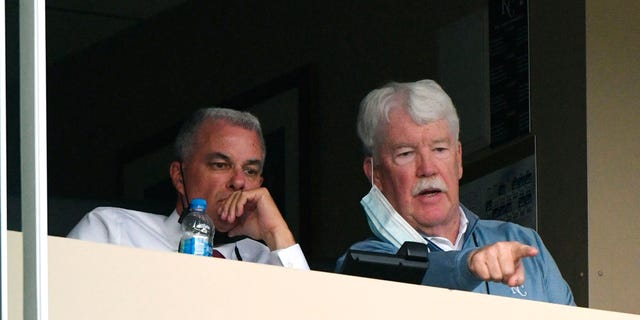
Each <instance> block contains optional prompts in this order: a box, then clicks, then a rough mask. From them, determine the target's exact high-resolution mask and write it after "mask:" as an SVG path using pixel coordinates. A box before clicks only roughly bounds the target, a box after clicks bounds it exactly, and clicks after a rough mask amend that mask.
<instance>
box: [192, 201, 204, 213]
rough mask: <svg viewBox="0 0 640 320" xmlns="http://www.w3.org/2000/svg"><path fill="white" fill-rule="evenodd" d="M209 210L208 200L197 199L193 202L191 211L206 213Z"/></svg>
mask: <svg viewBox="0 0 640 320" xmlns="http://www.w3.org/2000/svg"><path fill="white" fill-rule="evenodd" d="M206 209H207V200H205V199H201V198H195V199H193V200H191V210H194V211H201V212H204V211H205V210H206Z"/></svg>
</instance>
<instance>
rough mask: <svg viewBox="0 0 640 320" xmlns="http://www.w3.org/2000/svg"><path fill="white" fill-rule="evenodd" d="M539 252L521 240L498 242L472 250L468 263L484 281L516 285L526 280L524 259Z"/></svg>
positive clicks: (471, 269) (474, 272) (473, 271)
mask: <svg viewBox="0 0 640 320" xmlns="http://www.w3.org/2000/svg"><path fill="white" fill-rule="evenodd" d="M537 254H538V249H536V248H534V247H531V246H528V245H525V244H522V243H520V242H516V241H510V242H496V243H494V244H491V245H488V246H485V247H482V248H480V249H477V250H475V251H474V252H472V253H471V254H470V255H469V259H468V261H467V264H468V266H469V270H470V271H471V272H472V273H473V274H474V275H475V276H476V277H478V278H480V279H482V280H484V281H495V282H502V283H504V284H506V285H508V286H510V287H516V286H519V285H521V284H523V283H524V280H525V272H524V271H525V270H524V265H523V264H522V259H523V258H528V257H533V256H535V255H537Z"/></svg>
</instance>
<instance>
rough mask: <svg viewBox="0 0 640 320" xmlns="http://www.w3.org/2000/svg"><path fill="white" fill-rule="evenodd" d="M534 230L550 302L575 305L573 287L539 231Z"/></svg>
mask: <svg viewBox="0 0 640 320" xmlns="http://www.w3.org/2000/svg"><path fill="white" fill-rule="evenodd" d="M532 232H533V234H534V238H535V241H536V245H537V247H538V250H539V253H538V258H539V259H540V260H541V262H542V264H543V266H542V273H543V274H542V275H540V276H541V277H542V278H543V282H544V286H545V288H546V291H547V296H548V299H549V302H552V303H558V304H565V305H571V306H575V305H576V303H575V301H574V299H573V293H571V288H570V287H569V284H568V283H567V281H566V280H564V278H563V277H562V274H561V273H560V269H559V268H558V265H557V264H556V262H555V260H554V259H553V257H552V256H551V253H550V252H549V250H548V249H547V247H546V246H545V245H544V243H543V242H542V239H541V238H540V236H539V235H538V233H536V232H535V231H533V230H532Z"/></svg>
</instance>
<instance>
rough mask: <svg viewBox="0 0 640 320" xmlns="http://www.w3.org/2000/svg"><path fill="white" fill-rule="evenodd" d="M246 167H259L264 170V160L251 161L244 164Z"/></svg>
mask: <svg viewBox="0 0 640 320" xmlns="http://www.w3.org/2000/svg"><path fill="white" fill-rule="evenodd" d="M244 165H245V166H258V167H260V168H262V160H259V159H251V160H247V161H245V162H244Z"/></svg>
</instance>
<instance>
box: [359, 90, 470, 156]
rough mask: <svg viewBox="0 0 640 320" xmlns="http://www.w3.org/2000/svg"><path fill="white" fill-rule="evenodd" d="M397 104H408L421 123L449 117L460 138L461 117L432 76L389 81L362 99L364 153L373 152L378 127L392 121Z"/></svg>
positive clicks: (417, 120)
mask: <svg viewBox="0 0 640 320" xmlns="http://www.w3.org/2000/svg"><path fill="white" fill-rule="evenodd" d="M394 107H403V108H406V110H407V111H408V113H409V115H410V116H411V118H412V119H413V121H415V122H416V123H418V124H429V123H432V122H435V121H438V120H442V119H445V120H447V122H448V123H449V130H451V134H453V135H454V137H455V138H456V140H458V135H459V131H460V120H459V118H458V114H457V112H456V108H455V107H454V106H453V102H452V101H451V98H449V96H448V95H447V93H446V92H444V90H442V88H441V87H440V85H438V84H437V83H436V82H435V81H433V80H421V81H417V82H406V83H398V82H390V83H388V84H386V85H385V86H383V87H381V88H379V89H375V90H373V91H371V92H370V93H369V94H368V95H367V96H366V97H364V99H362V102H361V103H360V112H359V114H358V122H357V126H358V136H359V137H360V140H361V141H362V145H363V147H364V152H365V155H367V156H371V155H373V154H374V152H375V148H376V142H377V140H376V139H377V138H379V137H377V134H378V131H379V129H380V127H381V125H382V124H386V123H389V112H390V111H391V110H392V109H393V108H394Z"/></svg>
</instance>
